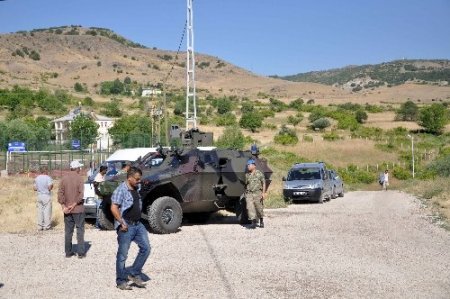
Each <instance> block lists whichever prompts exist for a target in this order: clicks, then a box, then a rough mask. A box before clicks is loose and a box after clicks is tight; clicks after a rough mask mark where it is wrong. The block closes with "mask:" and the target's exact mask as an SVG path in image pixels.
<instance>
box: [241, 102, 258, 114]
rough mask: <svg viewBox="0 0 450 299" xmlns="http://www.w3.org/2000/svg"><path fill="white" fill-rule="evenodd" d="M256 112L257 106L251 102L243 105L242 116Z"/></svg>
mask: <svg viewBox="0 0 450 299" xmlns="http://www.w3.org/2000/svg"><path fill="white" fill-rule="evenodd" d="M254 110H255V106H254V104H253V103H251V102H250V101H245V102H243V103H242V105H241V112H242V114H244V113H250V112H253V111H254Z"/></svg>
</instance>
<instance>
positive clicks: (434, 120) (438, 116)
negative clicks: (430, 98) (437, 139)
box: [419, 104, 448, 134]
mask: <svg viewBox="0 0 450 299" xmlns="http://www.w3.org/2000/svg"><path fill="white" fill-rule="evenodd" d="M447 122H448V116H447V111H446V109H445V106H444V105H442V104H432V105H431V106H428V107H425V108H423V109H422V110H420V114H419V125H420V126H422V127H424V128H425V129H426V130H427V131H428V132H430V133H432V134H441V133H442V129H443V128H444V126H445V125H446V124H447Z"/></svg>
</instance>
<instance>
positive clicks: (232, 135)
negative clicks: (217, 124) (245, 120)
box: [216, 126, 245, 150]
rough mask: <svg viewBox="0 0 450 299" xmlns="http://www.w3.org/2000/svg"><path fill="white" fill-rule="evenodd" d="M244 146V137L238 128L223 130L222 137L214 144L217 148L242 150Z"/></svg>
mask: <svg viewBox="0 0 450 299" xmlns="http://www.w3.org/2000/svg"><path fill="white" fill-rule="evenodd" d="M244 145H245V139H244V135H243V134H242V132H241V130H240V129H239V127H238V126H231V127H227V128H225V130H224V131H223V134H222V136H220V137H219V139H218V140H217V142H216V146H217V147H219V148H231V149H237V150H242V149H243V148H244Z"/></svg>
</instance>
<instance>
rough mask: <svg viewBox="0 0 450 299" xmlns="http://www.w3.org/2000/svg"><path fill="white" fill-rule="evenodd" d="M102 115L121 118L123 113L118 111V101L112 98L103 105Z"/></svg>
mask: <svg viewBox="0 0 450 299" xmlns="http://www.w3.org/2000/svg"><path fill="white" fill-rule="evenodd" d="M104 107H105V109H103V110H102V113H103V114H105V115H106V116H109V117H121V116H122V114H123V112H122V110H121V109H120V100H119V99H115V98H112V99H111V101H110V102H109V103H106V104H105V106H104Z"/></svg>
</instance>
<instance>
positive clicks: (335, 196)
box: [331, 187, 337, 199]
mask: <svg viewBox="0 0 450 299" xmlns="http://www.w3.org/2000/svg"><path fill="white" fill-rule="evenodd" d="M335 198H337V194H336V188H335V187H333V189H332V190H331V199H335Z"/></svg>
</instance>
